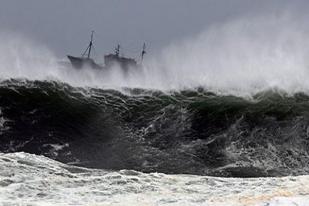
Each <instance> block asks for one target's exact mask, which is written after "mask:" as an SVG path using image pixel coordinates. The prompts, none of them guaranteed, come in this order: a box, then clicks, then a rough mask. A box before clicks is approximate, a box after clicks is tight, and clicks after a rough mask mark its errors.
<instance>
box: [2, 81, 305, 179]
mask: <svg viewBox="0 0 309 206" xmlns="http://www.w3.org/2000/svg"><path fill="white" fill-rule="evenodd" d="M308 100H309V96H307V95H306V94H303V93H296V94H294V95H289V94H286V93H284V92H282V91H274V90H273V91H265V92H262V93H258V94H256V95H254V96H253V97H251V98H249V99H245V98H242V97H237V96H224V95H218V94H215V93H211V92H207V91H205V90H204V89H201V88H197V89H196V90H184V91H179V92H169V93H166V92H161V91H158V90H145V89H123V92H120V91H116V90H104V89H99V88H78V87H72V86H70V85H68V84H65V83H61V82H54V81H28V80H6V81H2V82H1V84H0V108H1V111H2V112H1V117H0V118H1V119H5V121H4V122H3V126H2V128H6V129H2V130H1V139H0V143H1V144H0V151H1V152H6V153H7V152H20V151H23V152H28V153H33V154H38V155H45V156H47V157H50V158H53V159H55V160H59V161H62V162H64V163H71V164H75V165H81V166H85V167H95V168H104V169H134V170H138V171H143V172H164V173H188V174H200V175H215V176H232V177H260V176H282V175H301V174H306V173H307V172H308V167H307V165H308V158H307V156H308V153H307V151H308V144H307V142H308V131H309V129H308V120H309V116H308V112H307V111H308V109H309V104H308Z"/></svg>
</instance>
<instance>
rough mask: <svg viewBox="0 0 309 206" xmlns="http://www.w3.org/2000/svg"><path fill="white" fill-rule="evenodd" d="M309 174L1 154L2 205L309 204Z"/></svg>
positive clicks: (0, 200) (241, 205)
mask: <svg viewBox="0 0 309 206" xmlns="http://www.w3.org/2000/svg"><path fill="white" fill-rule="evenodd" d="M308 183H309V176H299V177H283V178H256V179H243V178H216V177H206V176H194V175H166V174H159V173H151V174H144V173H140V172H135V171H128V170H122V171H104V170H94V169H83V168H78V167H73V166H69V165H65V164H62V163H59V162H56V161H53V160H51V159H48V158H46V157H43V156H36V155H30V154H27V153H11V154H0V205H1V204H2V205H19V204H20V205H210V206H219V205H231V206H244V205H246V206H247V205H256V206H260V205H261V206H262V205H270V206H277V205H295V204H296V205H299V206H300V205H303V206H305V205H307V202H308V201H309V184H308Z"/></svg>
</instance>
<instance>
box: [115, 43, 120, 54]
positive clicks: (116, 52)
mask: <svg viewBox="0 0 309 206" xmlns="http://www.w3.org/2000/svg"><path fill="white" fill-rule="evenodd" d="M119 53H120V45H119V44H118V45H117V47H116V48H115V55H116V56H117V57H118V56H119Z"/></svg>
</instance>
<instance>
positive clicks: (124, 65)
mask: <svg viewBox="0 0 309 206" xmlns="http://www.w3.org/2000/svg"><path fill="white" fill-rule="evenodd" d="M93 33H94V32H93V31H92V33H91V38H90V42H89V45H88V47H87V49H86V50H85V52H84V53H83V54H82V56H81V57H74V56H71V55H67V57H68V59H69V60H70V62H71V64H72V66H73V67H74V68H75V69H82V68H92V69H100V70H104V69H109V68H111V67H113V66H115V65H117V66H119V67H120V68H121V69H123V70H124V71H126V72H127V71H128V70H129V68H138V67H140V65H139V64H137V61H136V60H135V59H133V58H127V57H123V56H120V55H119V54H120V45H117V47H116V48H115V53H114V54H107V55H105V56H104V63H105V65H100V64H97V63H96V62H95V61H94V60H93V59H92V58H91V57H90V56H91V51H92V47H93ZM86 54H87V55H86ZM145 54H146V44H145V43H144V45H143V50H142V53H141V60H142V61H143V59H144V55H145Z"/></svg>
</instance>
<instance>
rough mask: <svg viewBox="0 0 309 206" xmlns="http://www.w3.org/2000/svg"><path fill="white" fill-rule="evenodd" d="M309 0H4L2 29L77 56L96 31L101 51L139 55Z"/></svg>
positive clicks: (303, 7) (304, 7)
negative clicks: (118, 49)
mask: <svg viewBox="0 0 309 206" xmlns="http://www.w3.org/2000/svg"><path fill="white" fill-rule="evenodd" d="M308 6H309V1H307V0H294V1H289V0H0V30H9V31H14V32H17V33H21V34H23V35H25V36H26V37H28V38H30V39H32V40H34V41H38V42H39V43H41V44H44V45H47V46H48V47H49V48H50V49H51V50H52V51H54V52H55V53H56V55H57V56H59V57H61V56H64V55H65V54H73V55H79V54H81V53H82V51H83V50H84V49H85V47H86V46H87V43H88V41H89V40H88V39H89V35H90V31H91V30H95V31H96V34H95V48H96V53H97V54H98V55H101V54H104V53H107V52H109V51H112V50H113V48H114V46H115V45H116V44H117V43H120V44H121V45H122V47H123V52H124V53H125V54H127V55H131V56H133V57H134V55H137V53H138V52H139V50H140V48H141V46H142V43H143V42H146V43H147V44H148V48H149V50H150V52H151V51H152V52H155V51H158V50H160V49H161V48H162V47H164V46H166V45H168V44H169V43H170V42H172V41H176V40H179V39H182V38H185V37H188V36H191V35H195V34H197V33H199V32H201V31H203V30H205V29H207V27H209V26H210V25H212V24H217V23H220V22H224V21H228V20H229V19H233V18H239V17H243V16H248V15H257V14H259V15H263V13H269V12H272V13H276V12H278V13H279V12H282V11H284V10H290V9H292V10H294V11H297V12H299V13H306V12H308V8H309V7H308Z"/></svg>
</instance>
